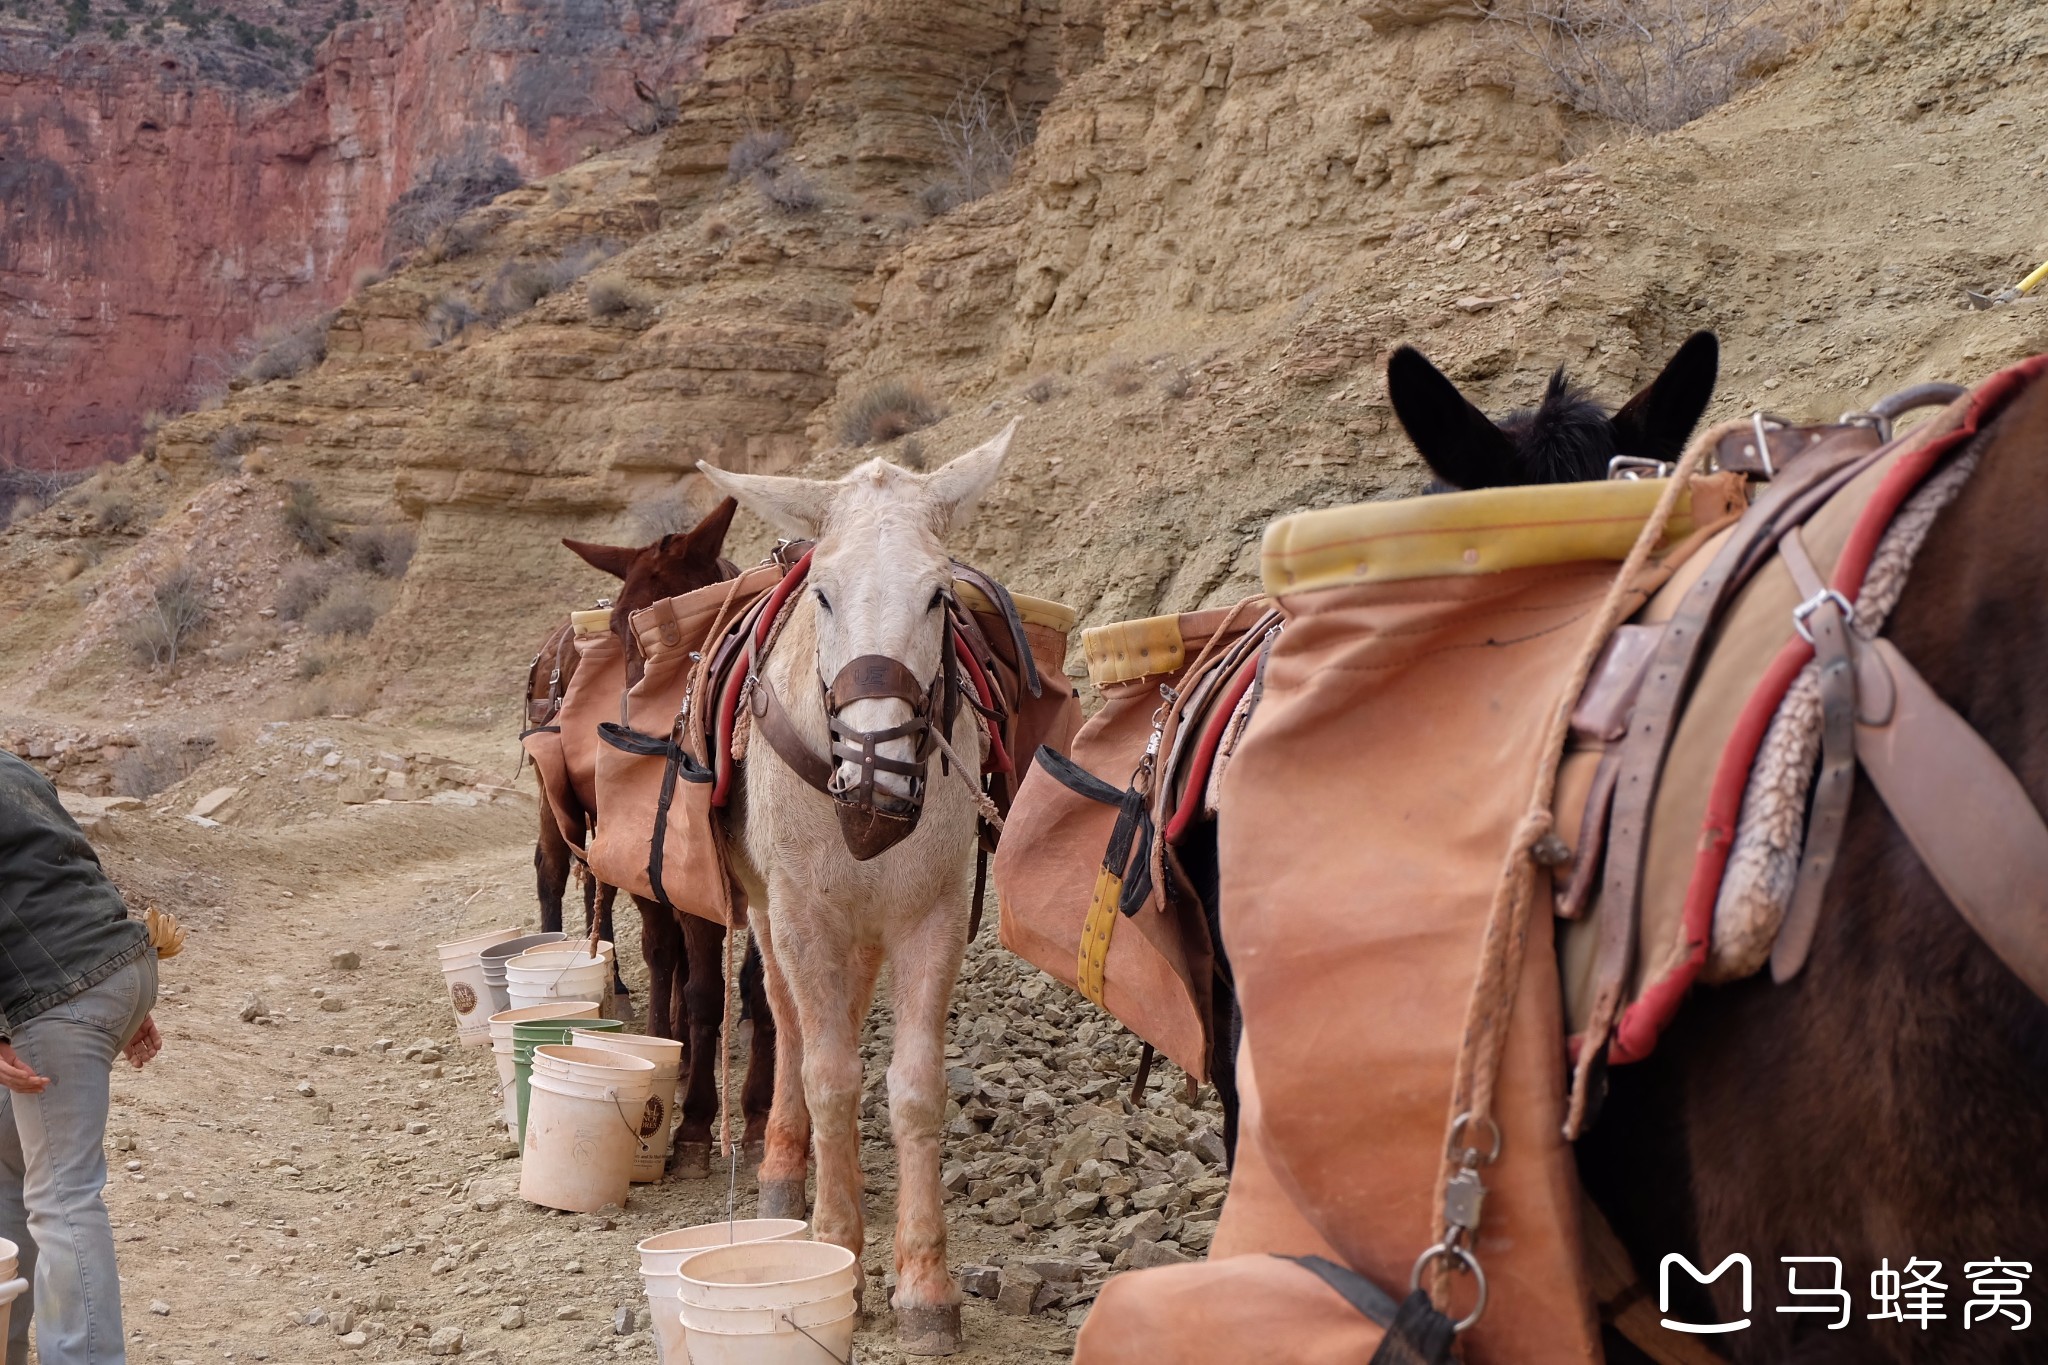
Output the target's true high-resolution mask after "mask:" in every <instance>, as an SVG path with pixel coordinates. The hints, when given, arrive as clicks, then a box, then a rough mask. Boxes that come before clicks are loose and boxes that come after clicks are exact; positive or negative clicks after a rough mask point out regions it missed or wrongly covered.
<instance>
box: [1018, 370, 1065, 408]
mask: <svg viewBox="0 0 2048 1365" xmlns="http://www.w3.org/2000/svg"><path fill="white" fill-rule="evenodd" d="M1059 396H1060V381H1059V380H1057V379H1055V378H1053V377H1052V376H1051V375H1049V374H1042V375H1039V376H1038V377H1037V378H1035V379H1033V380H1032V381H1031V382H1030V383H1029V384H1026V385H1025V386H1024V397H1025V398H1026V399H1028V400H1029V401H1031V402H1033V403H1041V404H1042V403H1050V402H1051V401H1052V400H1053V399H1055V398H1057V397H1059Z"/></svg>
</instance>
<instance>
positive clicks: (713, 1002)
mask: <svg viewBox="0 0 2048 1365" xmlns="http://www.w3.org/2000/svg"><path fill="white" fill-rule="evenodd" d="M682 918H683V924H682V936H683V940H684V947H685V951H686V952H687V953H688V955H689V973H688V975H687V977H686V978H685V979H684V981H683V983H682V986H683V999H684V1005H683V1020H684V1023H685V1025H686V1031H687V1032H688V1034H689V1053H688V1066H689V1070H688V1071H687V1072H685V1073H684V1082H683V1121H682V1124H681V1126H680V1127H678V1128H677V1129H676V1150H675V1155H674V1157H673V1158H671V1159H670V1161H669V1174H671V1175H680V1176H688V1177H691V1178H693V1179H701V1178H703V1177H704V1176H707V1175H709V1174H710V1173H711V1131H712V1124H713V1122H715V1121H716V1119H717V1118H718V1071H719V1051H718V1036H719V1030H720V1028H721V1027H723V1025H724V1023H725V930H724V929H722V928H720V927H719V926H718V925H716V924H713V923H712V922H711V921H710V920H708V919H704V918H703V917H701V916H698V915H684V916H683V917H682Z"/></svg>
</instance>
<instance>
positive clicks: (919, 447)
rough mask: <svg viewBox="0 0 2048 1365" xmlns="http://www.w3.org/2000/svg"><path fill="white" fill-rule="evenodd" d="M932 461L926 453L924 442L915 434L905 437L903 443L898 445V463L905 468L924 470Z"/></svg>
mask: <svg viewBox="0 0 2048 1365" xmlns="http://www.w3.org/2000/svg"><path fill="white" fill-rule="evenodd" d="M930 462H931V460H930V457H929V456H928V455H926V454H925V449H924V442H923V441H920V440H918V439H917V438H916V437H915V436H906V437H904V438H903V444H902V445H900V446H897V447H896V463H897V464H900V465H902V466H903V467H904V468H905V469H915V470H920V471H921V470H923V469H924V467H925V466H926V465H927V464H929V463H930Z"/></svg>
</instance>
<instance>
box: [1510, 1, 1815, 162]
mask: <svg viewBox="0 0 2048 1365" xmlns="http://www.w3.org/2000/svg"><path fill="white" fill-rule="evenodd" d="M1846 9H1847V4H1846V2H1845V0H1817V2H1816V0H1500V3H1497V4H1495V5H1493V6H1492V7H1491V8H1490V9H1489V11H1488V17H1489V18H1491V19H1493V20H1494V21H1495V22H1497V23H1499V24H1501V25H1503V26H1504V28H1505V29H1506V30H1507V32H1508V33H1509V35H1510V38H1511V40H1512V41H1513V42H1514V44H1515V45H1516V46H1517V47H1519V48H1521V49H1522V50H1523V51H1524V52H1526V53H1527V54H1529V55H1530V56H1532V57H1534V58H1535V59H1536V60H1537V61H1538V62H1539V63H1541V65H1542V66H1543V68H1544V69H1545V70H1546V71H1548V72H1549V73H1550V76H1551V78H1552V80H1553V81H1554V82H1555V83H1556V86H1557V92H1558V94H1559V95H1560V96H1561V97H1562V98H1563V99H1564V100H1565V101H1566V102H1567V103H1568V104H1570V105H1571V106H1572V107H1573V108H1574V109H1578V110H1580V111H1582V112H1584V113H1588V114H1592V115H1594V116H1596V117H1599V118H1603V119H1607V120H1610V121H1612V122H1614V123H1620V124H1625V125H1627V126H1629V127H1632V128H1640V129H1643V130H1644V131H1646V132H1653V133H1661V132H1666V131H1668V130H1670V129H1673V128H1677V127H1679V126H1681V125H1683V124H1686V123H1690V122H1692V120H1694V119H1696V118H1698V117H1699V116H1700V115H1702V114H1704V113H1706V112H1707V111H1708V110H1710V109H1713V108H1715V107H1717V106H1719V105H1721V104H1725V103H1726V102H1727V101H1728V100H1729V99H1731V98H1733V97H1734V96H1735V95H1736V94H1737V93H1738V92H1739V91H1741V90H1742V89H1743V88H1744V87H1746V86H1748V85H1750V84H1751V83H1753V82H1754V81H1755V80H1757V79H1758V78H1760V77H1761V76H1763V75H1765V74H1767V73H1768V72H1769V71H1771V70H1772V69H1773V68H1775V67H1776V66H1778V65H1779V64H1780V63H1782V62H1783V61H1784V60H1785V58H1786V57H1787V56H1788V55H1789V54H1790V53H1791V51H1792V50H1793V49H1794V48H1796V47H1798V46H1800V45H1801V44H1804V43H1806V42H1810V41H1811V40H1812V39H1813V38H1815V37H1817V36H1818V35H1819V34H1820V33H1821V32H1822V31H1823V30H1824V29H1825V28H1827V27H1828V26H1829V25H1831V24H1833V23H1836V22H1838V21H1839V20H1840V19H1841V17H1842V15H1843V13H1844V12H1845V11H1846Z"/></svg>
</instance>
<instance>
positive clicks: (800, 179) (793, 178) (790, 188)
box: [754, 170, 825, 216]
mask: <svg viewBox="0 0 2048 1365" xmlns="http://www.w3.org/2000/svg"><path fill="white" fill-rule="evenodd" d="M754 188H755V189H757V190H759V191H760V193H761V199H762V201H763V202H764V203H766V204H767V205H768V207H770V208H772V209H774V210H775V211H776V212H777V213H787V214H790V215H792V216H794V215H797V214H804V213H816V212H817V211H818V210H819V209H821V208H823V207H825V196H824V195H823V194H821V193H819V191H818V186H817V184H816V183H815V182H813V181H812V179H811V178H810V177H809V176H807V175H805V174H804V173H803V172H802V171H794V170H782V171H773V170H768V171H762V172H761V173H760V174H758V175H756V176H755V177H754Z"/></svg>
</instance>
